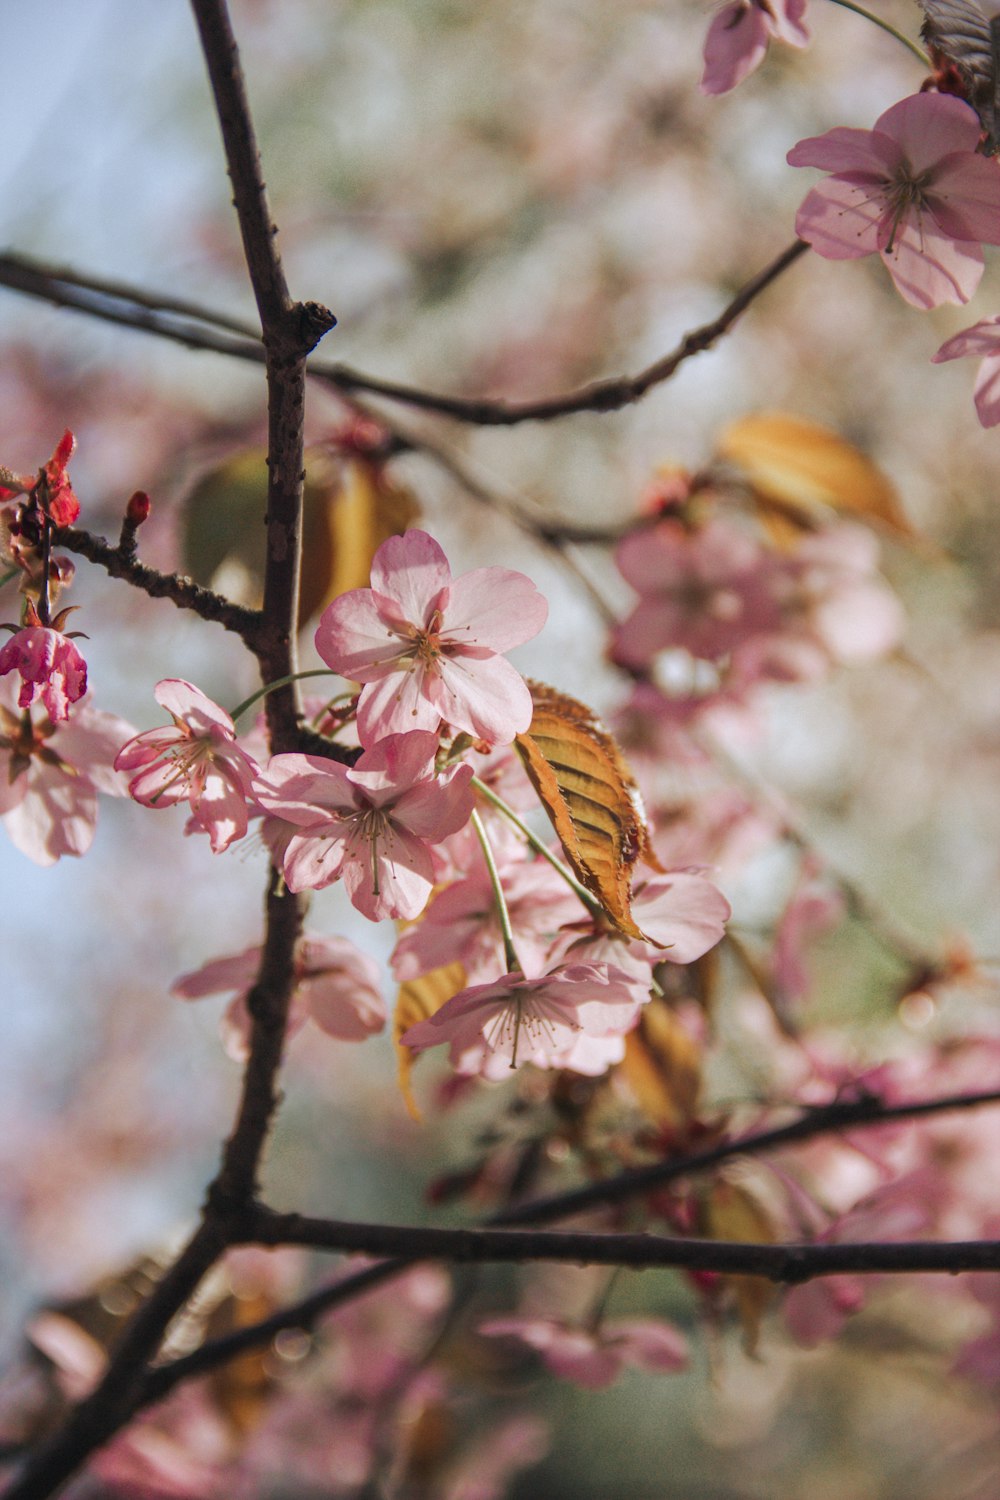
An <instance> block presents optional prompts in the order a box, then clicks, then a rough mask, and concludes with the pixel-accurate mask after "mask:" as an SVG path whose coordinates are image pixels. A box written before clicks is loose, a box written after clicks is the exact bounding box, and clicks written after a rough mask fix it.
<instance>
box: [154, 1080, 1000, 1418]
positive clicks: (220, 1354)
mask: <svg viewBox="0 0 1000 1500" xmlns="http://www.w3.org/2000/svg"><path fill="white" fill-rule="evenodd" d="M997 1104H1000V1089H990V1090H982V1091H979V1092H974V1093H960V1094H947V1095H942V1096H940V1097H938V1098H936V1099H922V1100H917V1101H915V1102H913V1103H909V1104H892V1105H886V1104H883V1103H882V1102H881V1101H880V1100H879V1099H878V1098H877V1097H876V1096H874V1095H863V1096H862V1097H860V1098H858V1099H854V1100H836V1101H834V1102H833V1103H832V1104H829V1105H826V1106H824V1107H822V1108H819V1109H813V1110H807V1111H806V1112H805V1113H803V1114H801V1115H799V1116H798V1117H797V1118H796V1119H794V1120H791V1121H789V1122H788V1124H786V1125H779V1126H775V1127H773V1128H771V1129H769V1130H758V1131H753V1132H750V1133H748V1134H746V1135H743V1136H737V1137H735V1138H734V1139H731V1140H727V1141H720V1142H719V1143H718V1145H716V1146H711V1147H708V1148H707V1149H706V1150H704V1151H697V1152H693V1153H690V1154H688V1155H686V1156H679V1157H674V1158H672V1159H668V1160H666V1161H662V1162H655V1163H653V1164H652V1165H650V1166H648V1167H642V1168H639V1169H638V1170H635V1171H630V1172H621V1173H619V1174H618V1175H617V1176H615V1177H612V1178H607V1179H605V1180H604V1181H601V1182H595V1183H590V1184H588V1185H587V1186H586V1187H582V1188H576V1189H573V1190H571V1191H569V1192H565V1193H554V1194H552V1195H551V1196H548V1197H545V1198H537V1199H534V1200H533V1201H531V1202H529V1203H522V1204H520V1205H519V1206H518V1207H517V1208H513V1209H509V1210H504V1212H502V1213H500V1214H496V1215H494V1216H493V1217H492V1219H490V1220H488V1221H487V1224H486V1226H485V1227H489V1228H502V1227H507V1226H510V1227H514V1226H516V1225H527V1224H543V1223H551V1222H553V1221H555V1220H558V1219H560V1218H569V1217H570V1216H572V1215H574V1214H578V1213H582V1212H584V1211H585V1210H588V1209H592V1208H596V1207H600V1206H603V1205H607V1204H611V1203H619V1202H623V1201H625V1200H626V1199H628V1198H634V1197H637V1196H639V1195H640V1194H642V1193H644V1192H649V1191H651V1190H652V1189H653V1188H656V1187H662V1186H664V1185H666V1184H667V1183H669V1182H676V1181H677V1180H678V1179H681V1178H684V1177H692V1176H694V1175H695V1174H697V1173H700V1172H706V1171H709V1170H710V1169H711V1168H713V1167H716V1166H719V1165H721V1163H722V1162H724V1161H728V1160H730V1159H732V1158H733V1157H735V1156H748V1155H754V1156H760V1155H765V1154H767V1153H768V1152H771V1151H777V1150H780V1149H781V1148H782V1147H786V1146H792V1145H796V1144H798V1143H800V1142H802V1141H807V1140H813V1139H815V1138H816V1137H818V1136H822V1135H828V1134H831V1133H834V1132H836V1131H841V1130H846V1129H863V1128H875V1127H877V1126H880V1125H887V1124H892V1123H893V1122H898V1121H900V1120H919V1119H926V1118H930V1117H932V1116H934V1115H939V1114H945V1113H950V1112H954V1111H962V1110H967V1109H980V1108H984V1107H988V1106H990V1105H997ZM413 1263H414V1257H412V1256H397V1257H395V1258H393V1259H390V1260H384V1261H380V1262H379V1263H378V1264H377V1265H374V1266H366V1267H365V1269H364V1270H363V1271H358V1272H355V1273H354V1274H353V1275H350V1276H344V1277H342V1278H341V1279H340V1280H338V1281H334V1282H331V1283H330V1284H328V1285H327V1286H325V1287H320V1288H319V1289H318V1290H317V1291H315V1292H312V1293H311V1294H310V1295H309V1296H308V1297H303V1298H302V1299H301V1300H300V1301H298V1302H296V1303H294V1304H293V1305H291V1306H289V1307H286V1308H283V1309H281V1311H279V1312H277V1313H273V1314H272V1315H271V1316H270V1317H269V1318H264V1319H262V1320H261V1321H260V1322H258V1323H254V1324H251V1325H249V1326H248V1327H246V1328H241V1329H239V1330H237V1331H236V1332H235V1333H231V1334H228V1335H225V1336H224V1337H221V1338H218V1339H212V1340H210V1341H209V1342H207V1343H205V1344H203V1345H202V1346H201V1347H200V1348H199V1349H195V1350H193V1351H192V1353H190V1354H188V1355H184V1356H183V1357H182V1358H180V1359H177V1360H174V1361H172V1362H171V1363H170V1364H168V1365H162V1366H160V1367H158V1368H157V1369H154V1370H151V1371H150V1373H149V1374H148V1376H147V1378H146V1381H145V1384H144V1387H143V1396H142V1401H141V1405H142V1407H146V1406H149V1405H152V1404H153V1403H155V1402H156V1401H159V1400H162V1398H163V1397H164V1396H165V1395H167V1394H168V1393H169V1392H170V1391H172V1390H173V1389H174V1388H175V1387H176V1386H177V1385H179V1384H181V1383H182V1382H183V1381H186V1380H190V1379H193V1378H194V1377H195V1376H197V1375H203V1374H207V1373H208V1372H209V1371H210V1370H214V1369H217V1368H218V1367H219V1366H220V1365H223V1364H225V1363H227V1362H228V1361H229V1360H230V1359H235V1358H236V1357H237V1355H239V1354H243V1353H245V1352H246V1351H247V1350H249V1349H258V1348H261V1347H262V1346H264V1345H266V1344H268V1343H269V1342H270V1340H271V1339H272V1338H274V1337H275V1335H276V1334H278V1333H281V1332H283V1331H284V1330H285V1329H288V1328H300V1329H305V1330H307V1331H308V1330H310V1329H312V1328H313V1327H314V1326H315V1325H316V1323H317V1322H318V1321H319V1320H320V1318H322V1317H325V1316H327V1315H328V1314H329V1313H331V1312H333V1311H335V1309H336V1308H338V1307H342V1306H344V1305H345V1304H346V1303H348V1302H350V1301H352V1300H353V1299H354V1298H355V1297H359V1296H362V1295H363V1294H364V1293H365V1292H368V1291H371V1290H373V1289H374V1288H375V1287H378V1286H381V1285H382V1284H383V1283H384V1282H386V1281H390V1280H392V1278H393V1277H395V1276H398V1275H400V1274H401V1273H402V1272H403V1271H405V1270H407V1269H408V1268H409V1267H410V1266H411V1265H413ZM817 1274H818V1273H817Z"/></svg>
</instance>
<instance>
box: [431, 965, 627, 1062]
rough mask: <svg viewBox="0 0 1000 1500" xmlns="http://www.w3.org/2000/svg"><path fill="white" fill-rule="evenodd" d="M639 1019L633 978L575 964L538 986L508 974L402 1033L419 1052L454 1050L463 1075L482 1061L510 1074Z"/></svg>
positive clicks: (463, 992)
mask: <svg viewBox="0 0 1000 1500" xmlns="http://www.w3.org/2000/svg"><path fill="white" fill-rule="evenodd" d="M638 1012H639V1004H638V1001H637V999H636V994H635V989H634V986H633V984H632V981H631V980H630V979H629V977H628V975H627V974H623V973H622V972H621V971H620V970H618V969H615V968H611V967H610V966H609V965H607V964H571V965H569V966H568V967H565V968H560V969H553V970H552V972H551V973H549V974H544V975H542V977H541V978H539V979H525V977H524V975H523V974H520V973H516V974H504V975H503V977H502V978H500V979H498V980H496V981H494V983H492V984H477V985H472V986H471V987H470V988H469V989H465V990H460V991H459V993H458V994H457V995H453V996H452V998H451V999H450V1000H448V1001H446V1002H445V1004H444V1005H443V1006H442V1007H441V1009H440V1010H439V1011H436V1012H435V1013H434V1015H432V1016H430V1017H429V1018H428V1019H427V1020H426V1021H418V1022H417V1024H416V1025H415V1026H411V1027H410V1029H409V1030H408V1031H405V1032H404V1033H403V1036H402V1037H401V1041H403V1042H405V1044H406V1046H407V1047H411V1048H412V1049H413V1051H414V1052H424V1051H426V1049H427V1048H428V1047H438V1046H441V1045H442V1044H443V1043H445V1042H449V1043H450V1044H451V1053H450V1056H451V1061H452V1063H453V1064H454V1065H455V1066H456V1067H457V1068H458V1069H459V1071H461V1072H463V1073H469V1072H473V1073H474V1072H478V1071H479V1070H480V1066H481V1064H482V1063H483V1062H484V1061H489V1060H491V1059H493V1058H496V1059H500V1058H502V1059H505V1060H506V1062H507V1063H508V1065H509V1066H510V1067H511V1068H516V1067H517V1066H518V1065H519V1064H520V1063H525V1062H531V1063H534V1064H535V1066H536V1067H538V1068H551V1067H558V1066H561V1064H560V1063H559V1062H557V1061H556V1059H557V1058H559V1056H560V1055H561V1054H562V1053H563V1052H566V1051H568V1050H569V1049H570V1048H571V1047H572V1046H573V1044H574V1042H575V1041H576V1039H577V1036H578V1035H579V1034H580V1033H581V1032H583V1033H585V1034H587V1035H588V1036H596V1037H604V1036H610V1035H620V1034H621V1033H623V1032H625V1031H628V1030H629V1028H630V1027H631V1026H632V1024H633V1023H634V1021H635V1018H636V1016H637V1015H638Z"/></svg>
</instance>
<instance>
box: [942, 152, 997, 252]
mask: <svg viewBox="0 0 1000 1500" xmlns="http://www.w3.org/2000/svg"><path fill="white" fill-rule="evenodd" d="M927 206H928V209H929V210H930V212H931V213H933V215H934V218H935V219H936V220H937V222H938V224H939V225H940V226H941V228H942V229H943V230H944V232H945V233H946V234H948V235H950V236H951V238H952V239H956V240H977V241H979V242H981V243H982V244H985V245H1000V165H998V164H997V160H996V158H995V157H993V156H947V157H945V159H944V160H943V161H942V162H940V163H939V165H938V167H937V170H936V171H935V173H934V181H933V184H932V185H931V187H930V188H928V190H927Z"/></svg>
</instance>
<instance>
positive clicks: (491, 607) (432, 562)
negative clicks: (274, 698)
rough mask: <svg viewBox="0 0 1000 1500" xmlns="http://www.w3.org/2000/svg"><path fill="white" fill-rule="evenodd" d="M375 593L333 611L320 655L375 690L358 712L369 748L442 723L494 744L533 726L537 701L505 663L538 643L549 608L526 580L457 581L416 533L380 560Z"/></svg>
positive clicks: (363, 593)
mask: <svg viewBox="0 0 1000 1500" xmlns="http://www.w3.org/2000/svg"><path fill="white" fill-rule="evenodd" d="M371 579H372V587H371V588H370V589H351V590H350V592H348V593H346V594H342V595H341V596H340V598H339V599H335V600H334V601H333V603H332V604H331V605H330V606H329V607H328V609H326V610H325V612H324V614H323V617H322V619H321V620H320V622H319V628H318V629H317V631H316V649H317V650H318V652H319V654H320V656H322V658H323V660H324V661H325V662H326V663H327V664H328V665H329V666H331V667H332V668H333V669H334V671H335V672H339V673H341V674H342V676H344V677H347V678H349V679H351V680H352V681H354V682H362V683H365V684H367V685H366V686H365V687H364V689H363V690H362V693H361V699H360V703H359V705H358V733H359V734H360V737H361V742H362V744H364V745H370V744H372V743H373V742H374V741H376V740H378V739H380V738H381V737H382V736H383V735H388V734H395V733H400V732H403V731H405V730H408V729H425V730H429V731H431V732H433V733H435V734H436V733H437V732H438V729H439V728H440V725H441V723H442V721H443V722H444V723H446V724H448V725H450V726H451V727H452V728H453V729H464V730H465V731H466V732H467V733H468V734H472V735H475V736H477V738H480V739H483V740H486V741H488V742H489V743H490V744H494V745H502V744H508V743H509V742H510V741H511V740H512V739H513V738H514V736H515V735H517V734H520V733H521V732H522V731H523V730H525V729H527V727H528V725H529V724H530V723H531V714H532V705H531V695H530V693H529V692H528V689H527V687H526V686H525V683H524V681H523V679H522V678H521V677H520V675H519V674H518V673H517V672H515V670H514V668H513V667H512V666H511V665H510V664H509V663H508V662H507V661H505V660H504V658H503V657H502V656H501V655H500V653H501V652H502V651H508V650H510V648H511V647H512V646H520V645H521V644H523V642H524V641H530V640H531V638H532V636H535V635H537V634H538V632H539V631H540V630H541V628H542V626H543V625H544V624H545V619H546V616H547V614H548V606H547V604H546V603H545V600H544V599H543V598H542V596H541V594H539V593H538V591H537V590H536V589H535V586H534V584H532V583H531V581H530V580H529V579H527V578H525V576H524V574H523V573H513V572H510V571H509V570H508V569H506V568H476V569H475V570H474V571H473V572H471V573H463V574H462V576H461V577H460V578H454V579H453V578H452V576H451V569H450V568H449V566H448V561H447V559H446V557H445V555H444V553H443V552H442V551H441V548H440V547H439V546H438V544H437V542H435V541H434V539H433V538H432V537H429V536H428V535H427V534H426V532H423V531H408V532H406V534H405V536H401V537H400V536H394V537H390V538H389V540H388V541H386V542H383V543H382V545H381V547H380V548H379V549H378V551H377V552H376V554H375V557H374V560H373V562H372V571H371Z"/></svg>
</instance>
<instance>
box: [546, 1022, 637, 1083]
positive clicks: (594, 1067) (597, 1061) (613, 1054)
mask: <svg viewBox="0 0 1000 1500" xmlns="http://www.w3.org/2000/svg"><path fill="white" fill-rule="evenodd" d="M624 1056H625V1036H624V1033H616V1032H611V1033H609V1034H608V1035H607V1036H588V1035H587V1033H586V1032H583V1031H581V1032H578V1033H577V1035H576V1036H575V1037H574V1039H573V1041H572V1043H571V1045H570V1046H569V1047H566V1048H564V1050H563V1051H562V1052H559V1053H556V1054H554V1055H553V1057H552V1060H551V1061H552V1066H553V1067H555V1068H565V1069H566V1070H567V1072H570V1073H580V1074H582V1076H583V1077H584V1078H603V1076H604V1074H605V1073H606V1072H607V1071H608V1069H609V1068H613V1067H614V1065H615V1063H620V1062H621V1061H622V1059H623V1058H624Z"/></svg>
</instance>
